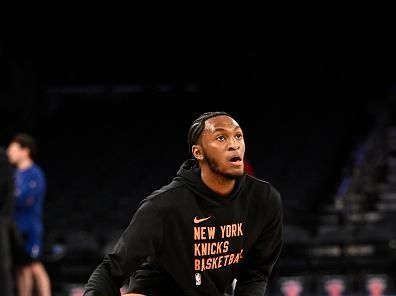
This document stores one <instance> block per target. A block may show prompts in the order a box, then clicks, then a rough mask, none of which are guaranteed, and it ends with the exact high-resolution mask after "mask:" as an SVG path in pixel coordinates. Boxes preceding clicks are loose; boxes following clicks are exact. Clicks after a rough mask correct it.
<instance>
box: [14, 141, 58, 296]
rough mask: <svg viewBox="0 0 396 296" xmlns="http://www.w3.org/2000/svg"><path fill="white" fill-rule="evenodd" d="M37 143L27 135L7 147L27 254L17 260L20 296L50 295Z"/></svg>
mask: <svg viewBox="0 0 396 296" xmlns="http://www.w3.org/2000/svg"><path fill="white" fill-rule="evenodd" d="M35 153H36V143H35V140H34V139H33V138H32V137H31V136H30V135H27V134H18V135H16V136H15V137H14V138H13V139H12V140H11V143H10V145H9V147H8V157H9V160H10V162H11V163H12V164H13V165H15V166H16V170H15V176H14V177H15V197H16V199H15V204H16V208H15V218H16V224H17V227H18V230H19V231H20V233H21V234H22V237H23V242H24V252H21V254H19V256H18V262H17V264H18V268H17V288H18V293H19V295H20V296H30V295H32V291H33V288H34V287H35V286H36V287H37V290H38V292H39V295H40V296H48V295H50V294H51V288H50V281H49V277H48V274H47V272H46V270H45V268H44V265H43V264H42V263H41V262H40V261H39V260H40V256H41V255H42V244H43V241H42V236H43V223H42V209H43V202H44V196H45V191H46V181H45V176H44V174H43V172H42V170H41V169H40V167H39V166H37V165H36V164H35V163H34V161H33V159H34V157H35Z"/></svg>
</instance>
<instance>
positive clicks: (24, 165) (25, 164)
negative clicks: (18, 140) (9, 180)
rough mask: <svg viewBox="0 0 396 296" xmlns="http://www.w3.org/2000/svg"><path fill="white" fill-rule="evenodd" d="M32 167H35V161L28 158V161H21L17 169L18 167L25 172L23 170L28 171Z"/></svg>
mask: <svg viewBox="0 0 396 296" xmlns="http://www.w3.org/2000/svg"><path fill="white" fill-rule="evenodd" d="M32 165H33V160H31V159H30V158H28V159H24V160H21V161H20V162H19V163H18V164H17V167H18V169H20V170H22V171H23V170H26V169H28V168H30V167H31V166H32Z"/></svg>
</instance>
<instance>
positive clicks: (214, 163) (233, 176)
mask: <svg viewBox="0 0 396 296" xmlns="http://www.w3.org/2000/svg"><path fill="white" fill-rule="evenodd" d="M205 160H206V163H207V164H208V166H209V168H210V170H211V171H212V172H214V173H215V174H217V175H219V176H222V177H223V178H225V179H227V180H230V181H231V180H236V179H238V178H239V177H241V176H242V175H240V174H227V173H224V172H222V171H221V170H220V168H219V165H218V163H217V161H216V160H214V159H213V158H211V157H209V156H207V155H205Z"/></svg>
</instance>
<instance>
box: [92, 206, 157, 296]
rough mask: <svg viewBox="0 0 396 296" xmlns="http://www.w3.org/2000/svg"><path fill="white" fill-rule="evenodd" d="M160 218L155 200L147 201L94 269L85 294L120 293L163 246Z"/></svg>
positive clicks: (106, 294) (101, 295) (107, 294)
mask: <svg viewBox="0 0 396 296" xmlns="http://www.w3.org/2000/svg"><path fill="white" fill-rule="evenodd" d="M161 220H162V219H161V215H160V214H159V212H158V210H157V209H156V208H155V207H154V205H153V203H152V202H151V201H145V202H144V203H143V204H142V205H141V206H140V207H139V208H138V210H137V211H136V213H135V215H134V216H133V218H132V220H131V222H130V224H129V226H128V227H127V229H126V230H125V231H124V233H123V234H122V236H121V238H120V239H119V240H118V242H117V243H116V245H115V246H114V248H113V249H112V251H111V252H110V253H109V254H108V255H107V256H106V257H105V258H104V260H103V262H102V263H101V264H100V265H99V266H98V267H97V268H96V269H95V270H94V272H93V273H92V275H91V277H90V279H89V280H88V283H87V285H86V286H85V293H84V296H113V295H120V287H121V286H122V284H123V283H124V281H125V280H126V279H127V278H128V277H129V276H130V275H131V274H132V273H133V272H134V271H135V270H136V269H137V268H138V267H139V266H140V264H141V263H142V262H143V261H145V260H146V259H147V257H148V256H150V255H152V254H154V253H156V252H157V251H158V250H159V249H160V245H161V241H162V236H163V230H162V221H161Z"/></svg>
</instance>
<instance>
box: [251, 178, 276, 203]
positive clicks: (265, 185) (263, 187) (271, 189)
mask: <svg viewBox="0 0 396 296" xmlns="http://www.w3.org/2000/svg"><path fill="white" fill-rule="evenodd" d="M246 183H247V185H248V186H249V187H254V188H256V190H258V191H261V192H262V194H263V195H264V196H265V197H266V198H270V199H280V192H279V190H278V189H277V188H276V187H275V186H274V185H273V184H271V183H270V182H269V181H265V180H262V179H259V178H257V177H253V176H250V175H246Z"/></svg>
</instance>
